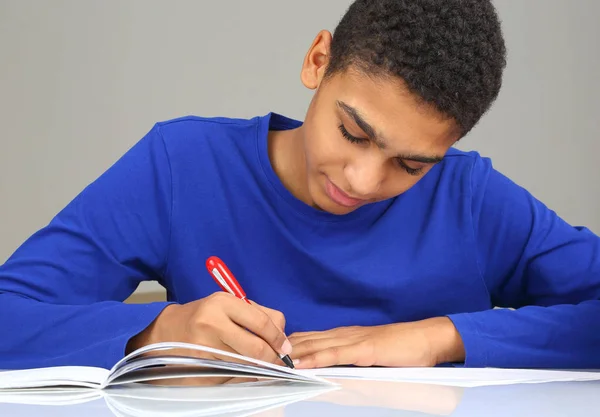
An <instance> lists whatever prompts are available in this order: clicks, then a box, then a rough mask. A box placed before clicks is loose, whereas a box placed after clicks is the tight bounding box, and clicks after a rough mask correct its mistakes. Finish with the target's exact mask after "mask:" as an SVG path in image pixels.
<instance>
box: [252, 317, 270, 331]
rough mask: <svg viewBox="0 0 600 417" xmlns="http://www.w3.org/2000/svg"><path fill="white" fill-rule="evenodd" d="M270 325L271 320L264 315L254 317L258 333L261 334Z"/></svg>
mask: <svg viewBox="0 0 600 417" xmlns="http://www.w3.org/2000/svg"><path fill="white" fill-rule="evenodd" d="M270 324H271V319H270V318H269V316H267V315H266V314H259V315H258V316H257V317H256V327H257V329H258V331H259V332H261V333H262V332H264V331H265V330H267V329H268V328H269V325H270Z"/></svg>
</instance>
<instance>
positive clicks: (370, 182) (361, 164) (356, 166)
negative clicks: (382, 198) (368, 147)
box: [345, 155, 385, 198]
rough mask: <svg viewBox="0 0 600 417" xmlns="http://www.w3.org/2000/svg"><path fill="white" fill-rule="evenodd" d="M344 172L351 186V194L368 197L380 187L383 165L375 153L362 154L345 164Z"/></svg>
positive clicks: (383, 170)
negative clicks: (360, 156)
mask: <svg viewBox="0 0 600 417" xmlns="http://www.w3.org/2000/svg"><path fill="white" fill-rule="evenodd" d="M345 174H346V179H347V180H348V182H349V184H350V187H352V192H353V195H354V196H356V197H359V198H368V197H370V196H372V195H373V194H376V193H377V192H378V191H379V189H380V188H381V184H382V182H383V179H384V177H385V166H384V164H383V161H382V160H381V158H378V157H377V155H364V156H363V157H362V158H360V159H356V160H355V161H353V162H352V163H350V164H348V165H346V168H345Z"/></svg>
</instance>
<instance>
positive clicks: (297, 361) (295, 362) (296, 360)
mask: <svg viewBox="0 0 600 417" xmlns="http://www.w3.org/2000/svg"><path fill="white" fill-rule="evenodd" d="M292 362H294V366H297V365H298V364H299V363H300V359H294V360H293V361H292Z"/></svg>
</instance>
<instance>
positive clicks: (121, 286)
mask: <svg viewBox="0 0 600 417" xmlns="http://www.w3.org/2000/svg"><path fill="white" fill-rule="evenodd" d="M300 124H301V122H299V121H295V120H292V119H289V118H286V117H284V116H281V115H277V114H274V113H270V114H268V115H266V116H262V117H255V118H252V119H250V120H241V119H230V118H200V117H184V118H179V119H174V120H170V121H166V122H162V123H158V124H156V125H155V126H154V127H153V128H152V129H151V130H150V131H149V132H148V133H147V134H146V135H145V136H144V137H143V138H142V139H141V140H140V141H139V142H138V143H137V144H136V145H135V146H133V147H132V148H131V149H130V150H129V151H128V152H127V153H126V154H125V155H124V156H123V157H122V158H120V159H119V160H118V161H117V162H116V163H115V164H114V165H113V166H111V167H110V168H109V169H108V170H107V171H106V172H105V173H104V174H102V175H101V176H100V177H99V178H97V179H96V180H95V181H93V182H92V183H91V184H90V185H89V186H87V187H86V188H85V189H84V190H83V191H82V192H81V193H80V194H79V195H77V196H76V197H75V198H74V200H73V201H71V202H70V203H69V204H68V205H67V206H66V207H65V208H64V209H63V210H62V211H61V212H60V213H58V214H57V215H56V216H55V217H54V218H53V220H52V221H51V222H50V223H49V224H48V225H47V226H45V227H43V228H42V229H41V230H39V231H38V232H36V233H35V234H33V235H32V236H31V237H29V238H28V239H27V240H26V241H25V242H24V243H23V244H22V245H21V246H20V247H19V248H18V249H17V250H16V251H15V253H14V254H13V255H12V256H11V257H10V258H9V259H8V260H7V261H6V263H4V264H3V265H2V266H1V267H0V334H1V335H2V337H0V369H18V368H27V367H41V366H56V365H92V366H102V367H110V366H112V365H113V364H114V363H115V362H116V361H117V360H119V359H120V358H121V357H123V355H124V351H125V347H126V344H127V342H128V340H129V339H130V338H131V337H132V336H134V335H135V334H137V333H138V332H140V331H141V330H143V329H144V328H145V327H146V326H148V325H149V324H150V323H151V322H152V321H153V320H154V319H155V318H156V316H157V315H158V314H159V313H160V312H161V310H162V309H163V308H164V307H165V306H166V305H167V304H168V302H177V303H186V302H190V301H193V300H196V299H199V298H202V297H205V296H208V295H209V294H211V293H213V292H215V291H219V287H218V286H217V284H216V283H215V282H214V281H213V280H212V279H211V277H210V276H209V275H208V272H207V271H206V268H205V261H206V259H207V258H208V257H209V256H211V255H217V256H219V257H221V258H222V259H223V260H224V261H225V262H226V263H227V264H228V266H229V267H230V269H232V271H233V273H234V274H235V275H236V277H237V278H238V280H239V281H240V284H241V285H242V287H244V289H245V291H246V293H247V294H248V296H249V298H251V299H253V300H255V301H257V302H258V303H260V304H262V305H265V306H268V307H271V308H274V309H277V310H280V311H282V312H283V313H284V314H285V316H286V319H287V325H286V332H287V333H292V332H296V331H315V330H325V329H331V328H335V327H339V326H347V325H362V326H371V325H380V324H387V323H398V322H409V321H415V320H420V319H425V318H428V317H437V316H448V317H449V318H450V319H451V320H452V321H453V323H454V324H455V326H456V328H457V329H458V331H459V333H460V335H461V337H462V339H463V341H464V345H465V349H466V362H465V365H466V366H473V367H483V366H495V367H550V368H594V367H596V368H600V301H599V298H600V238H599V237H598V236H596V235H594V234H593V233H591V232H590V231H589V230H588V229H586V228H582V227H573V226H570V225H569V224H567V223H566V222H565V221H563V220H562V219H561V218H559V217H558V216H557V215H556V214H555V213H554V212H553V211H551V210H550V209H548V208H547V207H545V206H544V205H543V204H542V203H541V202H539V201H538V200H536V199H535V198H534V197H533V196H532V195H530V194H529V193H528V192H527V191H526V190H524V189H523V188H521V187H519V186H518V185H516V184H514V183H513V182H511V181H510V180H509V179H507V178H506V177H505V176H503V175H501V174H500V173H498V172H497V171H496V170H494V169H493V167H492V165H491V163H490V161H489V160H488V159H485V158H482V157H480V156H479V155H478V154H477V153H473V152H470V153H465V152H460V151H458V150H454V149H451V150H450V151H449V152H448V153H447V155H446V156H445V158H444V160H443V161H442V162H441V163H439V164H438V165H436V166H435V167H434V168H433V169H432V170H431V171H430V172H429V173H427V174H426V175H425V176H424V178H422V179H421V180H420V181H419V182H418V183H417V184H416V185H415V186H414V187H413V188H411V189H410V190H409V191H407V192H406V193H404V194H402V195H400V196H398V197H396V198H393V199H390V200H387V201H383V202H379V203H375V204H371V205H367V206H364V207H361V208H359V209H358V210H356V211H354V212H352V213H350V214H347V215H343V216H337V215H333V214H330V213H326V212H322V211H318V210H317V209H314V208H312V207H310V206H308V205H306V204H304V203H302V202H301V201H299V200H297V199H296V198H295V197H294V196H293V195H292V194H291V193H290V192H289V191H288V190H287V189H286V188H285V187H284V185H283V184H282V183H281V182H280V180H279V179H278V177H277V175H276V174H275V172H274V170H273V168H272V166H271V164H270V161H269V157H268V152H267V134H268V131H269V130H270V129H271V130H281V129H290V128H295V127H298V126H300ZM144 280H157V281H159V282H160V283H161V284H162V285H163V286H165V288H166V289H167V293H168V300H169V301H168V302H167V303H152V304H146V305H135V304H124V303H122V301H123V300H124V299H125V298H127V297H128V296H129V295H130V294H131V293H132V291H134V289H135V288H136V287H137V285H138V284H139V283H140V282H141V281H144ZM494 307H511V308H510V309H494Z"/></svg>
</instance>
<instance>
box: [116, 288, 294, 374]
mask: <svg viewBox="0 0 600 417" xmlns="http://www.w3.org/2000/svg"><path fill="white" fill-rule="evenodd" d="M284 328H285V318H284V316H283V314H282V313H281V312H279V311H276V310H271V309H269V308H266V307H262V306H260V305H258V304H256V303H254V302H253V303H252V305H250V304H247V303H246V302H245V301H242V300H240V299H238V298H236V297H234V296H233V295H231V294H228V293H225V292H217V293H214V294H212V295H210V296H208V297H206V298H202V299H200V300H196V301H192V302H190V303H187V304H181V305H180V304H172V305H169V306H167V307H166V308H165V309H164V310H163V311H162V312H161V313H160V314H159V315H158V317H157V318H156V319H155V320H154V321H153V322H152V323H151V324H150V325H149V326H148V327H147V328H146V329H145V330H143V331H142V332H141V333H139V334H137V335H136V336H134V337H133V338H131V339H130V341H129V343H128V344H127V352H126V353H131V352H133V351H134V350H136V349H139V348H141V347H142V346H146V345H149V344H152V343H159V342H185V343H193V344H198V345H203V346H208V347H212V348H216V349H221V350H224V351H228V352H233V353H237V354H240V355H244V356H248V357H251V358H255V359H260V360H263V361H266V362H271V363H276V364H278V365H282V364H283V362H282V361H281V359H280V358H279V356H278V355H277V353H281V354H286V355H287V354H290V353H291V351H292V345H291V344H290V342H289V341H288V339H287V337H286V336H285V334H284ZM186 353H187V352H186ZM189 353H190V354H192V352H189ZM199 354H200V352H195V353H194V356H198V355H199ZM203 356H205V355H203Z"/></svg>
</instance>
